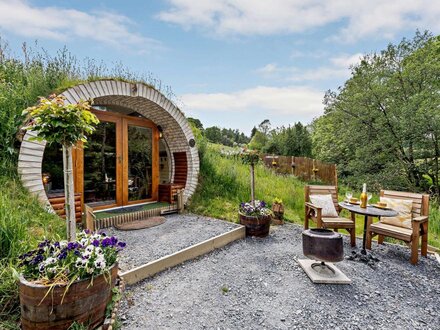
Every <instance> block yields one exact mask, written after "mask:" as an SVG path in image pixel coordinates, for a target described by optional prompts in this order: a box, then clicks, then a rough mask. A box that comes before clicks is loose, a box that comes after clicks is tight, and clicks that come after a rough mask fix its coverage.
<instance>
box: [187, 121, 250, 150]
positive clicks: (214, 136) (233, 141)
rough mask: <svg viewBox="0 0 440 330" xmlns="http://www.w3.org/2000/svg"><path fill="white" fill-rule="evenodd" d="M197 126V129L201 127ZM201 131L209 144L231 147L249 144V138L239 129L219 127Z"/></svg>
mask: <svg viewBox="0 0 440 330" xmlns="http://www.w3.org/2000/svg"><path fill="white" fill-rule="evenodd" d="M193 120H194V119H193ZM195 124H196V127H198V126H200V125H198V123H195ZM202 127H203V126H202ZM198 128H199V127H198ZM199 129H200V128H199ZM201 131H202V133H203V134H204V136H205V137H206V138H207V139H208V141H209V142H212V143H218V144H223V145H225V146H229V147H232V146H236V145H242V144H246V143H248V142H249V138H248V137H247V136H246V135H244V133H242V132H240V131H239V130H238V129H230V128H220V127H217V126H212V127H208V128H206V129H205V130H203V129H202V130H201Z"/></svg>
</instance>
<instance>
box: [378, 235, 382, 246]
mask: <svg viewBox="0 0 440 330" xmlns="http://www.w3.org/2000/svg"><path fill="white" fill-rule="evenodd" d="M377 243H379V244H383V235H378V236H377Z"/></svg>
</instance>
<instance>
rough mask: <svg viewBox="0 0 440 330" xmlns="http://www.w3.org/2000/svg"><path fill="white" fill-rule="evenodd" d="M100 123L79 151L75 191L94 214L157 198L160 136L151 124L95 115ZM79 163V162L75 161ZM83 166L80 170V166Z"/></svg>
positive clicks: (126, 117)
mask: <svg viewBox="0 0 440 330" xmlns="http://www.w3.org/2000/svg"><path fill="white" fill-rule="evenodd" d="M94 113H95V114H96V115H97V117H98V118H99V120H100V123H99V124H98V125H97V129H96V131H95V132H94V134H92V135H91V136H89V138H88V142H87V144H86V145H85V147H84V148H83V150H82V152H81V153H82V154H83V155H82V157H81V159H82V161H83V162H82V164H80V165H79V166H77V168H76V172H77V173H76V177H77V179H76V182H78V181H79V183H82V187H81V184H78V185H77V188H79V189H76V190H79V191H81V190H82V191H81V192H82V196H83V201H84V203H85V204H88V205H89V206H91V207H92V208H93V209H95V210H99V209H106V208H111V207H117V206H124V205H131V204H137V203H142V202H148V201H155V200H157V198H158V196H157V195H158V182H159V161H158V160H159V134H158V131H157V128H156V125H154V123H153V122H152V121H150V120H147V119H145V118H139V117H131V116H126V115H122V114H119V113H111V112H104V111H96V110H95V111H94ZM78 160H79V159H78ZM81 165H82V166H81Z"/></svg>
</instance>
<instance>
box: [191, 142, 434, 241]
mask: <svg viewBox="0 0 440 330" xmlns="http://www.w3.org/2000/svg"><path fill="white" fill-rule="evenodd" d="M201 149H202V157H201V164H200V180H199V184H198V187H197V190H196V192H195V194H194V195H193V197H192V199H191V203H190V205H189V211H191V212H194V213H196V214H201V215H205V216H210V217H214V218H219V219H224V220H228V221H233V222H237V221H238V213H237V212H238V206H239V204H240V203H241V202H246V201H249V200H250V194H251V193H250V172H249V166H247V165H243V164H242V163H241V161H240V159H238V157H237V156H234V155H233V154H234V149H233V148H229V147H225V146H221V145H217V144H208V145H207V147H206V150H204V149H205V148H201ZM235 151H236V150H235ZM305 184H306V183H305V182H303V181H300V180H298V179H297V178H295V177H293V176H283V175H277V174H275V173H274V172H272V171H271V170H270V169H268V168H266V167H264V166H263V165H262V164H259V165H257V166H256V168H255V188H256V189H255V190H256V195H255V197H256V199H260V200H264V201H266V202H267V203H269V204H272V201H273V199H274V198H275V197H278V198H281V199H282V200H283V203H284V206H285V220H287V221H289V222H294V223H297V224H301V225H302V224H303V222H304V186H305ZM346 189H347V188H346V187H345V186H343V185H340V186H339V189H338V192H339V199H340V200H343V199H344V195H345V191H346ZM377 200H378V196H377V195H373V198H372V200H371V201H372V202H376V201H377ZM431 204H435V203H431ZM343 212H347V211H343ZM344 214H345V216H347V217H348V213H344ZM356 219H357V221H356V235H357V236H359V237H360V236H362V231H363V221H364V220H363V217H361V216H357V218H356ZM341 232H342V233H343V232H344V231H343V230H342V231H341ZM428 239H429V244H430V245H432V246H434V247H437V248H440V212H439V210H438V209H437V208H436V207H434V206H432V205H431V208H430V224H429V235H428ZM395 242H396V243H402V242H399V241H395Z"/></svg>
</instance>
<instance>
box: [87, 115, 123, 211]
mask: <svg viewBox="0 0 440 330" xmlns="http://www.w3.org/2000/svg"><path fill="white" fill-rule="evenodd" d="M116 135H117V134H116V123H115V122H106V121H101V122H100V123H99V124H98V126H97V127H96V130H95V132H94V133H93V134H92V135H91V136H90V137H89V138H88V142H87V143H86V146H85V148H84V202H85V203H87V204H88V205H90V206H91V207H100V206H107V205H112V204H116V189H117V187H116V177H117V171H116V167H117V163H116V162H117V154H116Z"/></svg>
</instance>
